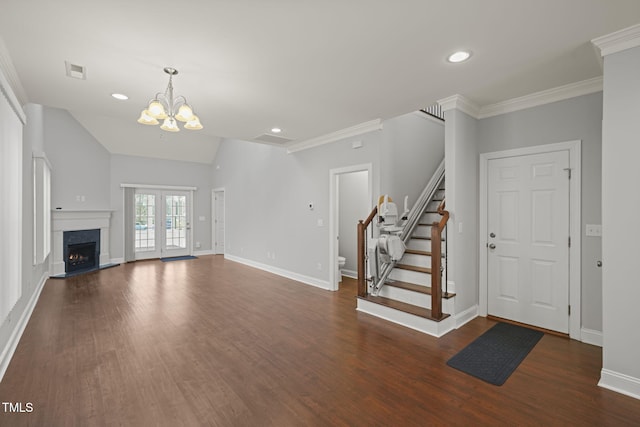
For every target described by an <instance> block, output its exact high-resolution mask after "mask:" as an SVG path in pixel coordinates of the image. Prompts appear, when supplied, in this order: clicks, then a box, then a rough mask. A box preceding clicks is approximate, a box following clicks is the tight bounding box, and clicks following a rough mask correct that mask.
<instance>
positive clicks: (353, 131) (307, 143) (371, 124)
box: [287, 119, 382, 154]
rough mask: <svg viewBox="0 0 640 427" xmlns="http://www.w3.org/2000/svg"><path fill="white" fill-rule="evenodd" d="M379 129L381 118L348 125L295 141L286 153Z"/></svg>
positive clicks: (380, 127)
mask: <svg viewBox="0 0 640 427" xmlns="http://www.w3.org/2000/svg"><path fill="white" fill-rule="evenodd" d="M380 129H382V120H381V119H375V120H371V121H368V122H364V123H360V124H358V125H355V126H351V127H348V128H346V129H342V130H338V131H336V132H332V133H328V134H326V135H322V136H318V137H316V138H311V139H307V140H304V141H300V142H295V143H293V144H291V145H289V146H287V154H291V153H295V152H296V151H302V150H307V149H309V148H313V147H318V146H320V145H325V144H329V143H331V142H336V141H340V140H341V139H345V138H350V137H352V136H358V135H362V134H363V133H368V132H372V131H375V130H380Z"/></svg>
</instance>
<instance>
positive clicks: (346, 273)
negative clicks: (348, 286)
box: [342, 269, 358, 279]
mask: <svg viewBox="0 0 640 427" xmlns="http://www.w3.org/2000/svg"><path fill="white" fill-rule="evenodd" d="M342 275H343V276H347V277H351V278H352V279H357V278H358V272H357V271H353V270H345V269H342Z"/></svg>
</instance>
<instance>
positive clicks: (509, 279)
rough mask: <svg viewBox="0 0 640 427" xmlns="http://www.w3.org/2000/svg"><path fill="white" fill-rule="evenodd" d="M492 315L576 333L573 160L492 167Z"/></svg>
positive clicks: (547, 158)
mask: <svg viewBox="0 0 640 427" xmlns="http://www.w3.org/2000/svg"><path fill="white" fill-rule="evenodd" d="M487 224H488V227H487V231H488V232H489V235H488V236H487V242H488V245H489V246H488V249H489V252H488V300H487V302H488V313H489V314H491V315H494V316H498V317H502V318H506V319H510V320H515V321H518V322H521V323H526V324H530V325H534V326H538V327H542V328H545V329H550V330H554V331H558V332H562V333H568V332H569V313H568V307H569V153H568V151H567V150H564V151H555V152H550V153H541V154H530V155H523V156H516V157H505V158H500V159H492V160H490V161H489V162H488V216H487Z"/></svg>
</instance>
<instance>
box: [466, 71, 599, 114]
mask: <svg viewBox="0 0 640 427" xmlns="http://www.w3.org/2000/svg"><path fill="white" fill-rule="evenodd" d="M596 92H602V76H599V77H594V78H592V79H588V80H583V81H580V82H576V83H570V84H568V85H564V86H558V87H554V88H551V89H547V90H543V91H540V92H535V93H531V94H529V95H525V96H520V97H518V98H513V99H509V100H506V101H502V102H497V103H495V104H489V105H484V106H482V107H481V108H480V110H479V112H478V115H477V117H476V118H477V119H486V118H487V117H493V116H498V115H501V114H506V113H512V112H514V111H520V110H525V109H527V108H532V107H538V106H540V105H545V104H551V103H552V102H557V101H563V100H565V99H570V98H575V97H577V96H582V95H589V94H591V93H596Z"/></svg>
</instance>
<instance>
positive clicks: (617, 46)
mask: <svg viewBox="0 0 640 427" xmlns="http://www.w3.org/2000/svg"><path fill="white" fill-rule="evenodd" d="M591 43H593V44H594V45H595V46H596V47H597V48H598V49H600V55H602V56H607V55H611V54H612V53H617V52H621V51H623V50H626V49H631V48H634V47H638V46H640V24H636V25H633V26H631V27H627V28H624V29H622V30H619V31H616V32H614V33H611V34H607V35H605V36H602V37H597V38H595V39H593V40H591Z"/></svg>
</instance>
